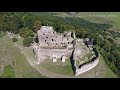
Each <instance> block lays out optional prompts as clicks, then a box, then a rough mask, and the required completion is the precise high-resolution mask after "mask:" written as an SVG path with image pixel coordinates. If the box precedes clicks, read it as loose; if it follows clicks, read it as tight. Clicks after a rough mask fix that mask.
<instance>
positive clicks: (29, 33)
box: [19, 27, 34, 38]
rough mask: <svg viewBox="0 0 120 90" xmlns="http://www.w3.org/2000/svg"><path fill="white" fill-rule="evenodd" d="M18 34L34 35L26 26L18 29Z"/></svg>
mask: <svg viewBox="0 0 120 90" xmlns="http://www.w3.org/2000/svg"><path fill="white" fill-rule="evenodd" d="M19 34H20V36H21V37H24V38H26V37H34V32H33V31H32V30H31V29H29V28H28V27H23V28H21V29H20V30H19Z"/></svg>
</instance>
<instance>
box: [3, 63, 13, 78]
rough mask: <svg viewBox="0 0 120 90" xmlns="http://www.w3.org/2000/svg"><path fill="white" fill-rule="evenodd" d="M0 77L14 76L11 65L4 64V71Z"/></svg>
mask: <svg viewBox="0 0 120 90" xmlns="http://www.w3.org/2000/svg"><path fill="white" fill-rule="evenodd" d="M1 77H2V78H14V77H15V72H14V70H13V68H12V66H11V65H7V66H5V68H4V72H3V74H2V76H1Z"/></svg>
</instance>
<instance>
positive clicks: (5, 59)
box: [0, 36, 44, 78]
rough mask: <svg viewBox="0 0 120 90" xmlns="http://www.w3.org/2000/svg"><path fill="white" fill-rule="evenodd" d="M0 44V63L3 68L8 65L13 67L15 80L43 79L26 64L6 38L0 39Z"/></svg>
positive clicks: (18, 51)
mask: <svg viewBox="0 0 120 90" xmlns="http://www.w3.org/2000/svg"><path fill="white" fill-rule="evenodd" d="M0 42H1V43H0V61H2V65H3V66H5V65H9V64H10V65H11V66H12V67H13V69H14V71H15V77H16V78H41V77H44V76H42V75H41V74H40V73H39V72H38V71H37V70H36V69H34V68H33V67H32V66H31V65H30V64H29V63H28V61H27V60H26V57H25V56H24V55H23V54H22V53H21V51H20V49H18V48H16V47H15V46H14V43H13V42H12V40H11V39H10V38H8V36H5V37H2V38H0Z"/></svg>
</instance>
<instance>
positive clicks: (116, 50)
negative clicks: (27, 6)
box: [0, 12, 120, 77]
mask: <svg viewBox="0 0 120 90" xmlns="http://www.w3.org/2000/svg"><path fill="white" fill-rule="evenodd" d="M42 25H48V26H53V28H54V30H56V31H57V32H59V33H62V32H64V31H75V32H76V36H77V37H79V38H86V37H88V38H93V39H94V44H95V47H96V48H97V49H98V51H99V53H100V54H101V55H102V56H103V58H104V60H105V62H106V64H107V65H108V66H109V67H110V68H111V70H112V71H113V72H115V73H116V74H117V75H118V76H119V77H120V45H119V44H116V43H115V41H114V37H119V36H120V34H119V33H115V32H112V31H109V32H110V33H111V38H110V37H107V36H109V34H108V33H107V30H108V29H110V28H112V27H113V25H110V24H104V23H103V24H98V23H93V22H90V21H87V20H84V19H82V18H75V17H58V16H53V15H52V14H49V13H40V14H39V15H35V14H33V13H30V12H1V13H0V36H1V35H2V34H4V33H5V32H6V31H9V32H12V33H14V34H20V36H21V37H23V38H24V40H23V45H24V46H26V47H28V46H30V45H31V43H32V42H33V41H34V40H35V37H36V34H37V33H36V32H37V30H39V29H40V27H41V26H42ZM113 33H114V34H113ZM13 41H17V40H16V39H15V38H14V39H13Z"/></svg>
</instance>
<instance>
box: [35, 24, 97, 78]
mask: <svg viewBox="0 0 120 90" xmlns="http://www.w3.org/2000/svg"><path fill="white" fill-rule="evenodd" d="M37 34H38V36H37V37H38V43H34V44H33V51H34V54H35V57H36V60H35V61H36V63H37V64H40V63H41V62H42V61H44V60H46V59H50V60H52V61H53V63H54V62H57V59H58V58H59V59H61V62H63V63H64V62H65V60H66V58H70V57H71V55H73V61H74V62H76V60H77V59H79V58H81V57H82V56H83V55H84V53H86V52H87V51H89V48H87V46H86V45H85V44H84V41H83V39H78V38H76V36H75V33H74V32H64V33H57V32H56V31H54V30H53V27H51V26H42V27H41V29H40V30H38V31H37ZM93 58H94V56H93ZM96 65H97V64H96ZM96 65H94V66H96ZM73 66H75V68H76V69H75V72H76V73H77V74H76V76H77V75H79V74H81V73H79V69H80V68H79V67H77V66H76V63H74V65H73ZM85 71H87V70H85ZM80 72H81V71H80Z"/></svg>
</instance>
